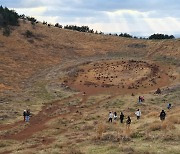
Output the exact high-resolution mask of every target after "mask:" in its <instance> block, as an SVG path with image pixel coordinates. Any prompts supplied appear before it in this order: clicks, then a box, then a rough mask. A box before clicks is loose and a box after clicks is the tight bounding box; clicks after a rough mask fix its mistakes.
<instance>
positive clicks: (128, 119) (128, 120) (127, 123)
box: [126, 116, 131, 129]
mask: <svg viewBox="0 0 180 154" xmlns="http://www.w3.org/2000/svg"><path fill="white" fill-rule="evenodd" d="M130 124H131V118H130V116H128V118H127V120H126V128H127V129H129V127H130Z"/></svg>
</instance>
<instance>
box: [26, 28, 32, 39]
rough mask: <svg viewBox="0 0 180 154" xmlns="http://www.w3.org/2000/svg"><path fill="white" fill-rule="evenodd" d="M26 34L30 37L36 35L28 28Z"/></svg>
mask: <svg viewBox="0 0 180 154" xmlns="http://www.w3.org/2000/svg"><path fill="white" fill-rule="evenodd" d="M25 36H26V37H28V38H31V37H33V36H34V35H33V32H31V31H29V30H27V31H26V32H25Z"/></svg>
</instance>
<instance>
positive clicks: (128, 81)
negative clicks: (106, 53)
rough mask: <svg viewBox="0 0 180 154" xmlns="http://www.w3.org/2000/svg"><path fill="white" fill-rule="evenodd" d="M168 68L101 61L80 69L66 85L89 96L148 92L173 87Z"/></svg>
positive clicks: (89, 63) (135, 62)
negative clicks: (105, 93) (170, 85)
mask: <svg viewBox="0 0 180 154" xmlns="http://www.w3.org/2000/svg"><path fill="white" fill-rule="evenodd" d="M168 69H171V68H165V67H164V66H160V65H157V64H155V63H150V62H146V61H136V60H126V61H120V60H101V61H98V62H87V63H86V64H83V65H80V66H78V68H76V71H73V73H72V72H71V71H70V72H71V73H69V74H71V75H68V76H67V78H66V79H65V80H64V81H63V82H64V84H67V85H68V86H69V87H71V88H73V89H75V90H78V91H81V92H85V93H88V94H96V93H102V92H103V93H104V92H107V93H116V92H117V93H119V94H127V93H139V92H141V93H144V92H148V91H151V90H155V89H157V88H160V87H164V86H167V85H168V84H170V83H171V81H172V80H171V78H170V75H169V74H168V73H167V72H168V71H169V70H168ZM73 70H74V69H73Z"/></svg>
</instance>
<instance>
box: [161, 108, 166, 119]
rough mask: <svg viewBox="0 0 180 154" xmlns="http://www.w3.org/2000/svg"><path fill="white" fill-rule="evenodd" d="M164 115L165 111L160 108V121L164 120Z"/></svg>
mask: <svg viewBox="0 0 180 154" xmlns="http://www.w3.org/2000/svg"><path fill="white" fill-rule="evenodd" d="M165 117H166V113H165V111H164V110H162V111H161V113H160V119H161V121H163V120H165Z"/></svg>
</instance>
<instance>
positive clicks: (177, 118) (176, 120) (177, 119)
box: [167, 115, 180, 124]
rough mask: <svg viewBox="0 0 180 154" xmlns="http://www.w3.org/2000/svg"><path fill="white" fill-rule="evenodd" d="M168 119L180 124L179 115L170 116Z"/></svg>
mask: <svg viewBox="0 0 180 154" xmlns="http://www.w3.org/2000/svg"><path fill="white" fill-rule="evenodd" d="M167 120H168V121H169V122H171V123H173V124H180V119H179V117H178V115H177V116H169V117H168V118H167Z"/></svg>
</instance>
